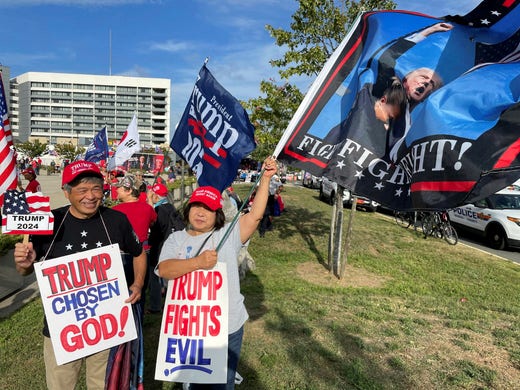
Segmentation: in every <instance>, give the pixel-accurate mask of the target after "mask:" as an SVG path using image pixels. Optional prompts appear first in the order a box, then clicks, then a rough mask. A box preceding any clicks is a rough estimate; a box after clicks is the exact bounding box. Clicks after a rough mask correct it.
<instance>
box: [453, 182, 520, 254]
mask: <svg viewBox="0 0 520 390" xmlns="http://www.w3.org/2000/svg"><path fill="white" fill-rule="evenodd" d="M449 216H450V222H451V223H452V224H453V225H454V226H455V227H456V228H463V229H467V230H470V231H472V232H474V233H477V234H479V235H481V236H483V237H484V238H485V239H486V241H487V243H488V245H489V246H491V247H492V248H495V249H504V248H506V247H517V248H519V247H520V191H518V190H516V189H514V187H512V186H510V187H508V188H505V189H503V190H501V191H498V192H497V193H495V194H493V195H491V196H488V197H487V198H485V199H482V200H480V201H478V202H475V203H473V204H467V205H464V206H461V207H457V208H455V209H453V210H450V211H449Z"/></svg>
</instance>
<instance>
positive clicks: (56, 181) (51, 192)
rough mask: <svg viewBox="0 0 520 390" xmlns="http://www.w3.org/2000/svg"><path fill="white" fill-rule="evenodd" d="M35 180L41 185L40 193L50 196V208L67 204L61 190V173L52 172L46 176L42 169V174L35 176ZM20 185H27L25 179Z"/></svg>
mask: <svg viewBox="0 0 520 390" xmlns="http://www.w3.org/2000/svg"><path fill="white" fill-rule="evenodd" d="M37 180H38V181H39V182H40V184H41V186H42V193H43V195H45V196H49V197H50V198H51V208H56V207H60V206H65V205H66V204H68V201H67V199H66V198H65V195H63V191H62V190H61V174H54V175H49V176H47V175H46V174H45V173H44V171H43V175H40V176H38V177H37ZM22 185H23V186H24V188H25V186H26V185H27V180H23V181H22Z"/></svg>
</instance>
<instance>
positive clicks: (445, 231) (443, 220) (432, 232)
mask: <svg viewBox="0 0 520 390" xmlns="http://www.w3.org/2000/svg"><path fill="white" fill-rule="evenodd" d="M422 230H423V234H424V238H428V236H432V237H437V238H444V240H445V241H446V242H447V243H448V244H450V245H455V244H457V242H459V237H458V235H457V231H456V230H455V228H454V227H453V226H451V224H450V220H449V218H448V213H447V212H446V211H442V212H439V211H434V212H432V213H429V214H427V215H425V216H424V217H423V219H422Z"/></svg>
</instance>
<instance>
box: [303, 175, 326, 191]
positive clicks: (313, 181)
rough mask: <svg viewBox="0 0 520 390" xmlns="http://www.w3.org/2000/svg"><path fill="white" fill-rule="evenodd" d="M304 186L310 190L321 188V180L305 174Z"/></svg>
mask: <svg viewBox="0 0 520 390" xmlns="http://www.w3.org/2000/svg"><path fill="white" fill-rule="evenodd" d="M302 185H303V186H304V187H308V188H320V185H321V178H320V177H317V176H314V175H312V174H311V173H309V172H305V174H304V175H303V180H302Z"/></svg>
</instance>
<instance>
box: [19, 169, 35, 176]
mask: <svg viewBox="0 0 520 390" xmlns="http://www.w3.org/2000/svg"><path fill="white" fill-rule="evenodd" d="M28 173H30V174H31V175H36V173H35V172H34V169H32V168H31V167H29V168H25V169H24V170H23V171H22V175H26V174H28Z"/></svg>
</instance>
